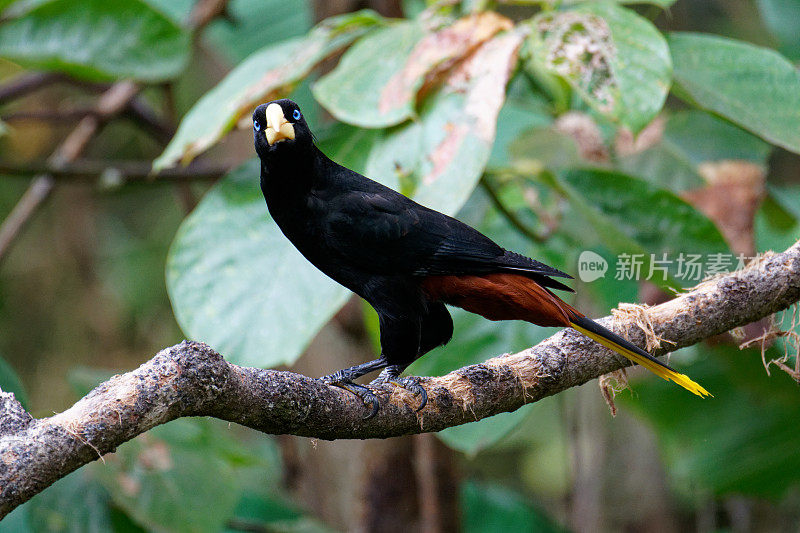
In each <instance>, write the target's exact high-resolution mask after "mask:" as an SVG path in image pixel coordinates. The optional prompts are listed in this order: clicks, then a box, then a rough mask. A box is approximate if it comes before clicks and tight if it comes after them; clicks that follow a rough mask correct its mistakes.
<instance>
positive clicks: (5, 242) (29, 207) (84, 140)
mask: <svg viewBox="0 0 800 533" xmlns="http://www.w3.org/2000/svg"><path fill="white" fill-rule="evenodd" d="M138 91H139V86H138V85H136V84H135V83H133V82H131V81H121V82H118V83H115V84H114V85H112V86H111V88H110V89H109V90H108V91H106V92H105V93H103V95H102V96H101V97H100V99H99V100H98V102H97V107H96V108H95V113H94V114H92V115H88V116H85V117H83V119H81V121H80V122H79V123H78V125H77V126H76V127H75V129H74V130H72V132H71V133H70V134H69V135H68V136H67V138H66V139H64V141H63V142H62V143H61V144H60V145H59V146H58V148H56V151H55V152H53V155H52V156H50V158H49V159H48V162H49V165H50V166H51V167H53V168H54V169H59V168H63V167H64V166H66V165H67V164H69V163H70V162H72V161H74V160H75V159H77V158H78V156H79V155H80V154H81V152H83V150H84V149H85V148H86V145H87V144H88V142H89V140H90V139H91V138H92V137H93V136H94V135H95V133H97V131H98V130H99V129H100V127H101V125H102V124H103V123H105V121H106V120H108V119H109V118H110V117H111V116H113V115H115V114H117V113H119V111H120V110H121V109H122V108H123V107H125V106H126V105H127V103H128V102H129V101H130V99H131V98H133V97H134V96H135V95H136V93H137V92H138ZM54 184H55V180H53V178H52V176H49V175H41V176H39V177H37V178H36V179H35V180H33V182H31V184H30V185H29V187H28V190H27V191H25V194H23V195H22V198H21V199H20V201H19V203H18V204H17V206H15V207H14V209H13V210H12V211H11V214H10V215H9V216H8V217H7V218H6V219H5V220H4V221H3V224H2V225H0V261H2V260H3V259H4V258H5V257H6V254H7V253H8V250H9V248H10V247H11V245H12V244H13V242H14V240H15V239H16V237H17V235H19V233H20V231H22V229H23V228H24V227H25V224H26V223H27V222H28V220H30V218H31V216H33V214H34V213H35V212H36V210H37V208H38V207H39V206H40V205H41V204H42V202H44V200H45V199H46V198H47V197H48V196H49V195H50V191H51V190H52V188H53V185H54Z"/></svg>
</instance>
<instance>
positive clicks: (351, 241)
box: [323, 189, 571, 290]
mask: <svg viewBox="0 0 800 533" xmlns="http://www.w3.org/2000/svg"><path fill="white" fill-rule="evenodd" d="M326 211H327V214H326V216H325V218H324V228H323V230H324V231H325V233H326V235H327V239H328V244H329V246H331V247H332V248H334V249H335V250H336V251H338V252H339V254H340V256H341V257H342V258H343V259H344V258H346V259H347V260H348V261H352V262H355V263H357V264H358V266H359V267H361V268H364V269H367V270H371V271H378V272H382V273H387V274H394V273H396V274H410V275H416V276H437V275H464V274H478V275H479V274H488V273H492V272H515V273H519V274H522V275H526V276H529V277H533V278H534V279H536V280H537V281H540V280H541V281H543V282H544V283H543V284H544V285H545V286H550V287H553V288H558V289H565V290H571V289H569V288H568V287H567V286H566V285H563V284H561V283H559V282H557V281H555V280H550V279H549V278H548V276H556V277H566V278H569V277H570V276H569V275H567V274H565V273H564V272H561V271H560V270H557V269H555V268H552V267H550V266H547V265H545V264H544V263H540V262H538V261H535V260H533V259H530V258H528V257H525V256H523V255H520V254H517V253H514V252H510V251H507V250H504V249H503V248H502V247H500V246H499V245H497V244H495V243H494V241H492V240H491V239H489V238H488V237H486V236H485V235H483V234H482V233H480V232H479V231H477V230H476V229H474V228H472V227H470V226H468V225H467V224H464V223H463V222H460V221H458V220H456V219H454V218H452V217H449V216H447V215H444V214H442V213H439V212H438V211H434V210H431V209H428V208H426V207H423V206H421V205H419V204H417V203H416V202H413V201H412V200H409V199H408V198H406V197H405V196H402V195H400V194H398V193H396V192H395V191H392V190H390V189H387V190H386V191H383V190H377V191H375V190H373V191H348V192H347V193H344V194H341V195H339V196H337V198H336V199H335V200H333V201H332V202H331V204H330V205H329V206H328V209H327V210H326ZM548 282H549V283H548Z"/></svg>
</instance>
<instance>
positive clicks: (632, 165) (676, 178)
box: [617, 110, 771, 192]
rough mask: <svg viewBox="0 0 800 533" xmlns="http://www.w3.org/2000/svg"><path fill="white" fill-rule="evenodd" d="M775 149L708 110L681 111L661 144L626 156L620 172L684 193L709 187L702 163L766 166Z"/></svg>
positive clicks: (671, 121) (665, 133) (620, 163)
mask: <svg viewBox="0 0 800 533" xmlns="http://www.w3.org/2000/svg"><path fill="white" fill-rule="evenodd" d="M770 151H771V147H770V145H769V144H767V143H765V142H764V141H762V140H761V139H759V138H758V137H756V136H754V135H752V134H750V133H748V132H746V131H744V130H743V129H741V128H739V127H737V126H734V125H733V124H731V123H730V122H728V121H725V120H722V119H720V118H718V117H715V116H714V115H711V114H709V113H706V112H704V111H697V110H692V111H681V112H678V113H675V114H673V115H672V116H670V117H669V119H668V120H667V123H666V125H665V127H664V133H663V135H662V138H661V142H659V143H658V144H656V145H655V146H652V147H650V148H648V149H646V150H644V151H642V152H638V153H635V154H631V155H626V156H622V157H620V158H619V160H618V161H617V164H618V167H619V169H620V170H622V171H624V172H627V173H628V174H632V175H634V176H639V177H641V178H644V179H646V180H647V181H649V182H650V183H652V184H654V185H656V186H659V187H663V188H665V189H669V190H671V191H673V192H682V191H685V190H687V189H692V188H696V187H701V186H703V185H704V184H705V181H704V180H703V178H701V177H700V175H699V174H698V172H697V167H698V165H700V164H701V163H705V162H713V161H722V160H726V159H738V160H745V161H751V162H753V163H757V164H760V165H764V166H765V167H766V164H767V157H769V153H770Z"/></svg>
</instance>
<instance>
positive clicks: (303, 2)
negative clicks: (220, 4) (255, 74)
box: [169, 0, 314, 63]
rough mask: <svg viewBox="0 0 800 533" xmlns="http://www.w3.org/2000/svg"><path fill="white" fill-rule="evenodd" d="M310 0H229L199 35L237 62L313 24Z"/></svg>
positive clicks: (309, 27) (294, 35) (306, 29)
mask: <svg viewBox="0 0 800 533" xmlns="http://www.w3.org/2000/svg"><path fill="white" fill-rule="evenodd" d="M169 1H174V0H169ZM311 4H312V2H311V0H294V1H292V2H286V1H285V0H232V1H229V2H228V5H227V9H226V17H225V18H218V19H216V20H214V21H213V22H212V23H211V24H209V25H208V28H207V29H206V30H205V32H204V33H203V38H205V39H208V41H209V42H211V43H213V44H214V45H216V47H217V49H219V50H220V51H221V52H223V53H224V54H225V55H226V56H227V57H229V58H230V59H231V61H232V62H233V63H239V62H240V61H243V60H244V59H246V58H247V56H249V55H250V54H252V53H254V52H256V51H257V50H259V49H261V48H263V47H264V43H265V42H266V41H267V39H269V41H270V42H273V43H278V42H281V41H283V40H285V39H289V38H291V37H297V36H298V35H302V34H304V33H306V32H307V31H308V30H309V29H311V26H312V25H313V19H314V10H313V7H312V5H311Z"/></svg>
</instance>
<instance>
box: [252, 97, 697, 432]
mask: <svg viewBox="0 0 800 533" xmlns="http://www.w3.org/2000/svg"><path fill="white" fill-rule="evenodd" d="M253 136H254V140H255V149H256V152H257V153H258V156H259V158H260V159H261V190H262V192H263V193H264V198H265V199H266V201H267V207H268V208H269V212H270V214H271V215H272V218H273V219H274V220H275V222H276V223H277V224H278V226H279V227H280V228H281V230H282V231H283V233H284V235H286V237H287V238H288V239H289V240H290V241H291V242H292V243H293V244H294V245H295V246H296V247H297V249H298V250H299V251H300V253H302V254H303V255H304V256H305V257H306V259H308V260H309V261H311V263H313V264H314V265H315V266H316V267H317V268H319V269H320V270H321V271H322V272H324V273H325V274H327V275H328V276H330V277H331V278H332V279H334V280H335V281H337V282H339V283H341V284H342V285H344V286H345V287H347V288H348V289H350V290H351V291H353V292H354V293H356V294H358V295H359V296H361V297H362V298H364V299H365V300H366V301H367V302H369V304H370V305H372V307H374V308H375V311H376V312H377V313H378V317H379V318H380V340H381V356H380V358H379V359H376V360H374V361H370V362H367V363H363V364H360V365H357V366H354V367H351V368H346V369H343V370H340V371H338V372H335V373H333V374H331V375H328V376H324V377H322V378H320V379H322V380H323V381H325V382H326V383H329V384H331V385H336V386H339V387H342V388H345V389H347V390H349V391H350V392H352V393H354V394H356V395H357V396H359V397H360V398H361V399H362V401H363V402H364V403H365V404H366V405H371V407H372V410H371V412H370V414H369V415H368V417H371V416H373V415H374V414H375V413H376V412H377V410H378V400H377V398H376V397H375V395H374V394H373V393H372V391H371V390H370V389H369V388H368V387H365V386H363V385H358V384H356V383H354V382H353V380H354V379H356V378H358V377H360V376H363V375H365V374H367V373H369V372H372V371H375V370H380V369H383V371H382V372H381V373H380V375H379V376H378V378H377V379H375V380H374V381H373V382H372V383H370V385H371V386H379V385H382V384H385V383H392V384H394V385H397V386H400V387H403V388H405V389H407V390H409V391H411V392H413V393H414V394H415V395H417V396H420V397H421V402H420V404H421V405H420V407H419V409H422V407H424V406H425V403H426V402H427V395H426V393H425V389H424V388H423V387H422V386H421V385H420V384H419V382H418V380H417V379H416V378H413V377H406V378H400V374H401V373H402V372H403V370H404V369H405V368H406V367H407V366H408V365H410V364H411V363H412V362H413V361H414V360H415V359H417V358H418V357H421V356H422V355H424V354H425V353H427V352H429V351H430V350H432V349H433V348H436V347H437V346H442V345H444V344H447V342H448V341H449V340H450V338H451V337H452V335H453V321H452V319H451V318H450V313H449V312H448V310H447V307H446V306H445V304H450V305H455V306H458V307H461V308H463V309H466V310H467V311H470V312H473V313H477V314H479V315H482V316H484V317H486V318H488V319H490V320H526V321H528V322H531V323H533V324H538V325H540V326H570V327H573V328H575V329H576V330H578V331H580V332H581V333H584V334H585V335H587V336H589V337H590V338H592V339H594V340H595V341H597V342H599V343H600V344H602V345H603V346H606V347H608V348H610V349H612V350H614V351H616V352H618V353H620V354H622V355H624V356H625V357H627V358H628V359H631V360H632V361H634V362H636V363H639V364H640V365H642V366H644V367H646V368H648V369H649V370H651V371H652V372H654V373H655V374H657V375H658V376H661V377H662V378H664V379H671V380H673V381H674V382H676V383H677V384H679V385H681V386H682V387H685V388H686V389H688V390H689V391H691V392H693V393H695V394H697V395H698V396H704V395H707V394H708V392H707V391H706V390H705V389H704V388H703V387H701V386H700V385H698V384H697V383H695V382H694V381H692V380H691V379H689V378H688V377H687V376H685V375H683V374H680V373H678V372H676V371H675V370H673V369H672V368H670V367H669V366H667V365H665V364H664V363H662V362H661V361H659V360H657V359H656V358H654V357H653V356H651V355H650V354H648V353H647V352H645V351H643V350H641V349H640V348H638V347H637V346H634V345H633V344H631V343H630V342H628V341H627V340H625V339H623V338H622V337H620V336H619V335H616V334H615V333H613V332H611V331H609V330H607V329H605V328H604V327H602V326H600V325H599V324H597V323H596V322H594V321H592V320H590V319H588V318H586V317H585V316H584V315H583V314H581V313H580V312H579V311H578V310H576V309H574V308H573V307H572V306H570V305H569V304H567V303H565V302H563V301H561V300H560V299H559V298H558V297H557V296H556V295H554V294H553V293H552V292H551V289H559V290H568V291H571V289H570V288H569V287H567V286H566V285H564V284H562V283H561V282H560V281H557V280H555V279H552V278H553V277H561V278H570V276H569V275H567V274H565V273H563V272H561V271H559V270H556V269H555V268H552V267H549V266H547V265H545V264H543V263H540V262H538V261H535V260H533V259H530V258H528V257H525V256H522V255H520V254H517V253H514V252H511V251H508V250H505V249H503V248H501V247H500V246H498V245H497V244H495V243H494V242H493V241H492V240H491V239H489V238H488V237H486V236H484V235H483V234H481V233H480V232H478V231H477V230H475V229H474V228H472V227H470V226H468V225H466V224H464V223H462V222H459V221H458V220H456V219H454V218H452V217H449V216H447V215H444V214H442V213H439V212H438V211H434V210H432V209H428V208H427V207H424V206H422V205H419V204H417V203H416V202H414V201H412V200H410V199H409V198H407V197H405V196H403V195H402V194H400V193H398V192H395V191H394V190H392V189H389V188H388V187H385V186H383V185H381V184H380V183H377V182H375V181H372V180H370V179H368V178H366V177H364V176H362V175H361V174H358V173H357V172H353V171H352V170H350V169H347V168H345V167H343V166H341V165H339V164H337V163H335V162H334V161H332V160H330V159H329V158H328V157H327V156H325V154H323V153H322V152H321V151H320V150H319V149H318V148H317V147H316V145H315V144H314V137H313V135H312V133H311V130H310V129H309V127H308V124H307V123H306V121H305V119H304V117H303V114H302V112H301V111H300V109H299V108H298V106H297V104H295V103H294V102H292V101H291V100H276V101H274V102H270V103H267V104H262V105H260V106H258V107H257V108H256V110H255V111H254V112H253Z"/></svg>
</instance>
